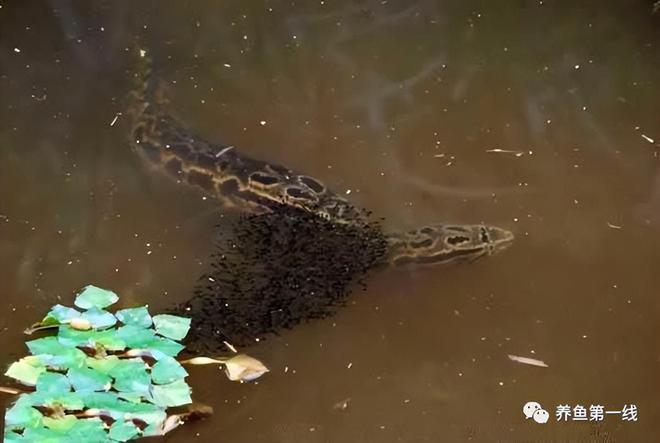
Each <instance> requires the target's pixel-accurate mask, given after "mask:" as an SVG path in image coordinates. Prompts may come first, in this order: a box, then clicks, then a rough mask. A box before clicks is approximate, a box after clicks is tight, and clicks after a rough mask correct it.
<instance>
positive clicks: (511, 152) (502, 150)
mask: <svg viewBox="0 0 660 443" xmlns="http://www.w3.org/2000/svg"><path fill="white" fill-rule="evenodd" d="M486 152H496V153H500V154H514V155H515V156H516V157H522V156H523V154H524V152H522V151H512V150H510V149H499V148H494V149H487V150H486Z"/></svg>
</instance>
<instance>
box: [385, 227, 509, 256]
mask: <svg viewBox="0 0 660 443" xmlns="http://www.w3.org/2000/svg"><path fill="white" fill-rule="evenodd" d="M388 240H389V243H390V255H389V261H390V262H391V263H393V264H395V265H403V264H407V263H421V264H445V263H452V262H456V261H472V260H475V259H477V258H479V257H483V256H485V255H491V254H493V253H495V252H498V251H501V250H503V249H505V248H507V247H508V246H509V245H510V244H511V242H512V241H513V233H511V232H510V231H507V230H506V229H502V228H497V227H494V226H485V225H446V224H440V225H432V226H426V227H423V228H421V229H416V230H413V231H408V232H403V233H398V234H392V235H390V236H389V237H388Z"/></svg>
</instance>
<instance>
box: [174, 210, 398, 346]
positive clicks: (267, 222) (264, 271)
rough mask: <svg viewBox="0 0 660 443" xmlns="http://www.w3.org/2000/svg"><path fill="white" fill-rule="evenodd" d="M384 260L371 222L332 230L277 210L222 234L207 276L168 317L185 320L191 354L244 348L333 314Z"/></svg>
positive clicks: (313, 218)
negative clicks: (228, 345) (193, 350)
mask: <svg viewBox="0 0 660 443" xmlns="http://www.w3.org/2000/svg"><path fill="white" fill-rule="evenodd" d="M386 253H387V242H386V240H385V237H384V236H383V234H382V232H381V229H380V226H379V225H378V224H377V223H375V222H364V223H354V224H341V223H333V222H331V221H328V220H325V219H323V218H321V217H319V216H317V215H315V214H313V213H310V212H308V211H305V210H302V209H298V208H295V207H292V206H285V205H282V206H280V207H277V208H275V209H274V210H273V211H272V212H270V213H266V214H260V215H246V216H243V217H241V218H240V219H239V220H238V221H237V222H236V223H235V224H234V225H233V226H232V228H231V229H229V230H227V229H226V228H225V230H224V231H223V232H222V233H220V235H219V238H218V240H217V251H216V252H215V253H214V254H213V256H212V259H211V270H210V271H209V272H208V274H206V275H204V276H203V277H202V278H201V280H200V283H199V285H198V287H197V288H196V290H195V295H194V297H193V298H192V299H191V300H189V301H188V302H186V303H184V304H182V305H180V306H178V307H177V309H176V310H175V311H176V312H177V313H180V314H186V315H188V316H191V317H192V319H193V322H192V328H191V331H190V333H189V335H188V341H189V343H190V345H189V346H192V347H193V348H196V350H199V351H202V350H204V351H208V350H217V349H220V348H222V347H223V341H227V342H229V343H232V344H234V345H240V346H245V345H249V344H251V343H254V342H255V340H256V339H260V338H263V337H265V336H268V335H269V334H277V333H278V332H280V331H282V330H284V329H287V328H290V327H292V326H295V325H297V324H299V323H301V322H303V321H305V320H309V319H315V318H323V317H327V316H329V315H331V314H333V313H334V312H335V309H336V308H337V307H338V306H340V305H342V304H344V303H345V301H346V298H347V296H348V295H349V293H350V291H351V289H352V288H354V287H355V285H356V284H364V278H365V276H366V275H367V273H368V272H369V271H370V270H371V269H373V268H374V267H376V266H377V265H379V264H381V263H383V261H384V259H385V256H386Z"/></svg>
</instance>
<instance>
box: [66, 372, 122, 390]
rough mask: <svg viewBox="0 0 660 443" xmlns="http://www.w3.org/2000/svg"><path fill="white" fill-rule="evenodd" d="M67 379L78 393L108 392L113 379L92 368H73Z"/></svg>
mask: <svg viewBox="0 0 660 443" xmlns="http://www.w3.org/2000/svg"><path fill="white" fill-rule="evenodd" d="M66 375H67V377H68V378H69V381H70V382H71V385H72V386H73V389H75V390H76V392H84V391H107V390H109V389H110V387H111V386H112V383H111V382H112V379H111V378H110V377H109V376H107V375H106V374H102V373H100V372H98V371H95V370H94V369H90V368H84V367H83V368H71V369H69V371H68V372H67V374H66Z"/></svg>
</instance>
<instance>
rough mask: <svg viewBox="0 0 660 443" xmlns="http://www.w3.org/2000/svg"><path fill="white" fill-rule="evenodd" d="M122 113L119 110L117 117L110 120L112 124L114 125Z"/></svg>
mask: <svg viewBox="0 0 660 443" xmlns="http://www.w3.org/2000/svg"><path fill="white" fill-rule="evenodd" d="M120 115H121V112H118V113H116V114H115V118H113V119H112V121H111V122H110V126H114V125H115V123H117V120H118V119H119V116H120Z"/></svg>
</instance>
